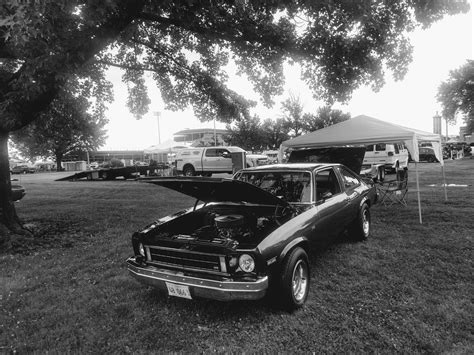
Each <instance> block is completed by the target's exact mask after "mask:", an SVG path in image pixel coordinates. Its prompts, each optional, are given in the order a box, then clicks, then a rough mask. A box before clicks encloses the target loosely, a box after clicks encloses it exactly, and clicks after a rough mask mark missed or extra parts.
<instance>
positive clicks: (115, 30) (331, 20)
mask: <svg viewBox="0 0 474 355" xmlns="http://www.w3.org/2000/svg"><path fill="white" fill-rule="evenodd" d="M467 10H468V4H467V0H460V1H450V0H433V1H425V0H424V1H412V0H401V1H383V2H382V1H381V2H366V1H360V2H359V1H347V0H339V1H337V0H331V1H329V0H327V1H299V0H295V1H286V0H280V1H278V0H275V1H260V0H256V1H246V0H237V1H215V0H212V1H211V0H187V1H177V0H162V1H151V0H108V1H102V0H76V1H74V0H71V1H54V0H42V1H19V0H16V1H15V0H14V1H9V2H7V3H4V4H2V6H1V7H0V19H1V20H0V117H1V119H0V235H1V238H0V239H1V240H0V243H2V242H7V243H8V240H9V236H8V233H9V231H8V229H10V230H15V231H20V230H21V226H20V224H19V221H18V218H17V216H16V213H15V209H14V207H13V203H12V202H11V186H10V177H9V174H8V171H9V167H8V145H7V141H8V136H9V134H10V132H13V131H16V130H19V129H21V128H22V127H25V126H27V125H28V124H30V123H31V122H33V121H35V120H36V119H37V118H38V117H39V115H40V113H41V112H42V111H44V110H46V109H47V108H48V106H49V105H50V103H51V102H52V101H53V100H54V99H55V98H56V96H57V94H58V92H59V91H60V89H61V88H62V87H63V86H64V85H65V84H66V83H67V82H68V80H69V79H70V78H71V76H72V75H76V74H77V73H78V72H79V71H82V73H84V74H86V73H87V71H84V68H85V67H89V68H90V67H95V68H105V67H106V66H107V65H116V66H120V67H123V68H126V71H125V74H124V77H123V79H124V80H125V81H127V82H128V83H129V84H130V85H129V93H130V100H129V106H130V108H131V110H132V112H133V113H134V114H136V115H137V116H139V115H141V114H143V113H144V112H145V111H146V110H147V104H148V102H149V100H147V98H146V95H144V94H145V86H144V81H143V76H142V74H143V73H144V71H152V72H153V73H154V74H153V75H154V78H155V80H156V82H157V85H158V86H159V88H160V89H161V94H162V97H163V100H164V101H165V103H166V105H167V108H168V109H179V108H182V107H184V106H187V105H192V106H193V108H194V110H195V113H196V115H197V116H198V117H201V118H202V119H211V118H213V117H216V118H217V119H220V120H222V121H225V122H227V123H230V122H231V121H232V120H233V119H238V118H241V117H243V116H245V115H246V114H247V110H248V106H249V104H250V103H249V102H248V100H246V99H245V97H243V96H242V95H239V94H237V93H236V92H234V91H232V90H230V89H229V88H227V87H226V85H225V81H226V78H227V76H226V72H225V67H226V65H227V64H228V61H229V59H232V60H233V61H234V63H235V64H236V66H237V69H238V72H239V74H245V75H247V77H248V78H249V80H250V81H251V82H252V83H253V84H254V88H255V90H256V91H257V92H259V93H260V94H261V97H262V100H263V102H264V103H266V104H267V105H270V104H272V95H275V94H281V92H282V85H283V80H282V78H283V75H282V73H283V70H282V64H283V62H285V61H286V60H297V61H299V62H300V63H301V65H302V77H303V79H304V80H305V81H306V82H307V84H308V85H309V86H310V87H311V88H312V89H313V92H314V93H315V95H316V96H318V97H320V98H324V99H327V100H329V101H332V100H345V99H348V98H349V97H350V94H351V92H352V91H353V90H354V89H355V88H357V87H358V86H360V85H365V84H372V85H373V86H374V88H379V87H380V86H381V85H383V80H384V79H383V78H384V75H385V71H386V70H388V71H391V72H392V73H393V75H394V76H395V77H396V78H397V79H400V78H402V77H403V75H404V74H405V72H406V70H407V64H408V63H409V62H410V60H411V46H410V44H409V41H408V37H407V34H408V32H409V31H411V30H413V29H414V28H415V27H416V26H420V25H421V26H424V27H427V26H429V25H430V24H431V23H432V22H434V21H436V20H438V19H440V18H441V17H443V16H444V15H446V14H455V13H459V12H461V11H467ZM2 225H3V226H4V227H5V226H7V227H8V228H2V227H1V226H2Z"/></svg>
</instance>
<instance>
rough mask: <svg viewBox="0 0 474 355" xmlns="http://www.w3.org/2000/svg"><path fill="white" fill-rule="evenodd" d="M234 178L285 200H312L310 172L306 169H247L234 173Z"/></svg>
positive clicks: (299, 201) (305, 201)
mask: <svg viewBox="0 0 474 355" xmlns="http://www.w3.org/2000/svg"><path fill="white" fill-rule="evenodd" d="M235 178H236V179H237V180H241V181H245V182H248V183H250V184H252V185H255V186H257V187H259V188H261V189H262V190H265V191H268V192H270V193H271V194H273V195H275V196H278V197H280V198H282V199H284V200H286V201H287V202H293V203H309V202H311V201H312V198H311V197H312V190H311V189H312V187H311V174H310V173H309V172H307V171H273V172H271V171H256V172H251V171H248V172H243V173H241V174H239V175H236V177H235Z"/></svg>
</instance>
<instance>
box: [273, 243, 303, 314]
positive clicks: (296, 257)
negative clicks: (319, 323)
mask: <svg viewBox="0 0 474 355" xmlns="http://www.w3.org/2000/svg"><path fill="white" fill-rule="evenodd" d="M309 279H310V278H309V262H308V255H307V254H306V252H305V251H304V250H303V249H302V248H300V247H297V248H295V249H293V250H292V251H291V252H290V254H289V255H288V256H287V257H286V258H285V260H284V261H283V265H282V273H281V277H280V287H279V300H280V304H281V306H283V308H285V309H287V310H289V311H293V310H295V309H298V308H300V307H302V306H303V304H304V303H305V302H306V298H307V297H308V292H309Z"/></svg>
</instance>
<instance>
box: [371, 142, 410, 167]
mask: <svg viewBox="0 0 474 355" xmlns="http://www.w3.org/2000/svg"><path fill="white" fill-rule="evenodd" d="M363 164H364V165H378V164H383V165H384V166H385V170H394V169H397V168H408V149H407V148H406V147H405V145H404V144H402V143H378V144H370V145H368V146H367V147H366V149H365V156H364V163H363Z"/></svg>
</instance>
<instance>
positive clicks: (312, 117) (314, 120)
mask: <svg viewBox="0 0 474 355" xmlns="http://www.w3.org/2000/svg"><path fill="white" fill-rule="evenodd" d="M350 118H351V115H350V113H347V112H346V113H343V112H342V111H341V110H337V109H332V108H331V106H324V107H320V108H318V110H317V112H316V114H308V113H307V114H304V115H303V130H304V132H305V133H309V132H313V131H316V130H318V129H321V128H326V127H329V126H332V125H333V124H336V123H339V122H343V121H346V120H348V119H350Z"/></svg>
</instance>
